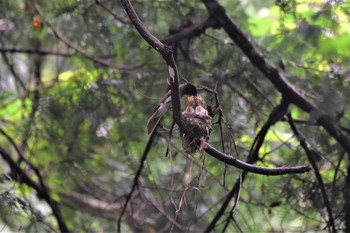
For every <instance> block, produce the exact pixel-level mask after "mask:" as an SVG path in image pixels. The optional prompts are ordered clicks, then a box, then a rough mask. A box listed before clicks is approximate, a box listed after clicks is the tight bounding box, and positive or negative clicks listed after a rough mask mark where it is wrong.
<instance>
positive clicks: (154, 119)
mask: <svg viewBox="0 0 350 233" xmlns="http://www.w3.org/2000/svg"><path fill="white" fill-rule="evenodd" d="M160 119H162V115H159V114H157V112H155V113H153V115H152V116H151V117H150V118H149V119H148V121H147V133H148V135H150V134H152V133H153V131H154V130H155V129H156V128H157V126H158V124H159V121H160Z"/></svg>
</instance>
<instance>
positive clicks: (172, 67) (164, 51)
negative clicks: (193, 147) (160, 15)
mask: <svg viewBox="0 0 350 233" xmlns="http://www.w3.org/2000/svg"><path fill="white" fill-rule="evenodd" d="M121 3H122V5H123V8H124V10H125V11H126V13H127V14H128V16H129V18H130V20H131V22H132V24H133V25H134V26H135V27H136V29H137V31H138V32H139V33H140V35H141V36H142V38H144V39H145V40H146V41H147V42H148V43H149V45H151V46H152V47H153V48H154V49H155V50H156V51H158V52H159V53H160V54H161V55H162V57H163V58H164V60H165V62H166V63H167V65H168V68H169V73H172V74H173V76H172V75H170V76H172V77H171V78H170V85H171V91H172V93H171V100H172V109H173V118H174V120H175V122H176V124H177V125H178V126H179V128H180V129H181V128H184V124H183V122H182V121H181V103H180V93H179V75H178V71H177V67H176V63H175V59H174V56H173V52H172V49H171V47H169V46H167V45H164V44H163V43H162V42H161V41H160V40H159V39H158V38H157V37H155V36H154V35H152V33H150V32H149V31H148V29H147V28H146V27H145V25H144V24H143V23H142V21H141V20H140V18H139V17H138V16H137V14H136V12H135V10H134V8H133V6H132V5H131V3H130V1H129V0H121Z"/></svg>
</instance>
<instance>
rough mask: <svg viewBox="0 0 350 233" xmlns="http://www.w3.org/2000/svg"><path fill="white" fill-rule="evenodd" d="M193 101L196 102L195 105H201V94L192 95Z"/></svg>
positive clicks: (202, 102) (202, 103)
mask: <svg viewBox="0 0 350 233" xmlns="http://www.w3.org/2000/svg"><path fill="white" fill-rule="evenodd" d="M194 101H195V102H196V105H197V106H202V105H204V99H203V98H202V96H200V95H196V96H195V97H194Z"/></svg>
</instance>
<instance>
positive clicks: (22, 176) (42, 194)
mask: <svg viewBox="0 0 350 233" xmlns="http://www.w3.org/2000/svg"><path fill="white" fill-rule="evenodd" d="M0 154H1V156H2V158H3V159H4V160H5V161H6V162H7V164H8V165H9V167H10V168H11V172H12V173H13V174H14V176H13V178H14V179H15V180H17V181H18V182H20V183H24V184H27V185H28V186H30V187H32V188H33V189H35V191H36V192H37V195H38V197H39V198H43V199H44V200H45V201H46V202H47V203H48V204H49V206H50V207H51V209H52V213H53V215H54V216H55V217H56V220H57V223H58V226H59V228H60V230H61V232H67V233H68V232H70V230H69V228H68V227H67V225H66V223H65V222H64V220H63V217H62V213H61V210H60V208H59V207H58V204H57V202H56V201H54V200H53V199H52V198H51V196H50V193H49V191H48V189H47V188H46V187H45V186H43V180H42V177H41V176H39V177H38V178H39V181H40V186H39V185H38V184H37V183H36V182H35V181H34V180H32V178H30V177H29V176H28V175H27V173H25V172H24V171H23V169H22V168H20V167H19V166H18V165H17V163H16V162H15V161H14V160H13V159H12V158H11V156H10V154H9V153H8V152H7V151H6V150H5V149H4V148H2V147H0ZM22 156H23V155H22ZM34 171H35V172H37V170H34Z"/></svg>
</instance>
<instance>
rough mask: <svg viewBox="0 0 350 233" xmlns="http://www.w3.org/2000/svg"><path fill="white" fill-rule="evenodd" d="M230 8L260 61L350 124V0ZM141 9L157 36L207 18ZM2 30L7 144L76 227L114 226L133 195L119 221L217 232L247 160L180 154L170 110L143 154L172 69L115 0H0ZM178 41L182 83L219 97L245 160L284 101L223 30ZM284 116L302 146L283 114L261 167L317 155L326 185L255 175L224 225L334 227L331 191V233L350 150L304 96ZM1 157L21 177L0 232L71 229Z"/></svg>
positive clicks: (339, 218) (225, 148) (193, 7)
mask: <svg viewBox="0 0 350 233" xmlns="http://www.w3.org/2000/svg"><path fill="white" fill-rule="evenodd" d="M220 3H221V4H222V5H223V7H224V8H225V10H226V12H227V13H228V14H229V15H230V16H231V17H232V18H233V19H234V20H235V21H237V22H238V24H239V25H240V27H241V29H242V30H243V31H244V32H245V33H246V34H247V35H248V37H249V38H250V39H251V41H252V43H253V44H254V45H256V46H257V47H258V48H259V50H260V51H262V54H263V56H265V57H267V58H268V59H269V60H270V61H271V62H272V63H273V64H274V65H275V66H276V67H278V68H279V70H280V71H281V72H284V73H285V74H286V78H287V79H288V80H289V82H290V83H292V84H293V85H295V86H296V88H298V89H300V90H301V92H302V93H303V94H304V95H305V98H307V99H308V100H309V101H310V102H311V103H312V104H313V105H315V106H316V107H317V108H318V109H319V110H320V112H321V113H322V116H324V115H326V116H327V117H328V119H329V120H330V121H331V122H334V123H336V124H337V125H338V126H339V130H341V132H344V133H346V134H347V135H348V134H349V132H350V128H349V124H350V122H349V121H350V117H349V114H350V111H349V104H348V100H349V98H350V96H349V93H350V91H349V78H350V77H349V74H350V72H349V70H348V67H349V62H350V57H349V51H348V44H349V41H350V29H349V28H350V27H349V26H350V25H349V22H350V21H349V17H350V11H349V6H348V3H347V2H345V1H332V0H331V1H327V2H325V1H320V0H312V1H299V0H292V1H283V0H276V1H247V0H244V1H233V2H232V1H220ZM132 4H133V5H134V7H135V10H136V11H137V13H138V15H139V16H140V19H141V20H142V22H143V23H144V24H145V26H146V27H147V28H148V29H149V30H150V31H151V32H152V33H153V34H154V35H155V36H157V37H158V38H159V39H161V40H162V41H167V40H169V38H171V37H172V36H174V35H175V34H176V33H179V32H183V31H186V30H187V29H189V28H191V27H192V26H193V25H196V24H198V23H200V22H202V21H203V20H204V19H206V18H207V17H208V12H207V9H206V7H205V6H204V4H203V3H201V2H195V1H189V0H181V1H132ZM33 16H37V17H38V18H39V19H40V20H41V21H42V25H43V27H42V28H35V27H33V25H32V19H33ZM0 33H1V37H0V52H1V57H0V64H1V65H0V67H1V68H0V88H1V92H0V106H1V109H0V122H1V124H0V152H1V151H3V150H4V151H7V152H8V153H9V154H10V155H11V158H12V159H13V161H15V164H17V165H18V167H19V168H20V169H22V170H23V173H25V174H26V175H28V177H30V178H31V179H32V180H33V181H34V182H36V183H37V184H38V186H39V187H41V189H43V190H45V189H44V187H47V190H48V193H49V197H50V198H51V199H52V202H54V203H57V204H58V207H59V210H60V212H61V213H62V219H64V222H65V223H66V224H67V227H68V228H69V229H71V230H72V231H77V232H78V231H86V232H87V231H89V232H91V231H104V232H113V231H116V230H117V227H118V224H117V222H118V219H119V216H120V215H121V213H122V212H123V207H124V204H125V203H126V202H127V201H128V204H127V207H126V209H125V212H124V213H123V217H122V218H121V220H122V228H121V229H122V231H133V232H136V231H148V232H160V231H196V232H197V231H204V230H205V229H206V227H207V226H208V225H209V224H210V223H211V222H212V220H213V218H214V216H215V215H216V214H217V213H218V211H219V209H220V207H221V206H222V204H223V203H224V200H225V199H226V198H227V196H228V195H229V193H230V191H231V190H232V187H233V186H234V185H235V183H236V182H238V183H239V180H240V176H241V175H242V171H241V170H239V169H237V168H233V167H231V166H227V165H226V164H224V163H223V162H221V161H219V160H216V159H215V158H213V157H211V156H209V155H207V154H205V153H204V152H203V153H197V154H195V155H187V154H185V153H184V152H183V149H182V144H181V140H180V137H179V133H178V129H177V128H176V127H175V131H174V133H173V136H172V138H171V140H170V141H169V128H170V126H171V122H172V118H171V114H168V115H167V116H165V118H164V119H163V121H162V127H159V133H158V134H157V135H156V137H155V139H154V141H153V144H152V147H151V150H150V152H149V153H148V155H147V158H146V161H144V162H143V163H142V161H141V158H142V155H143V153H144V151H145V148H146V144H147V142H148V140H149V137H148V136H147V135H146V123H147V118H148V117H149V115H150V114H151V113H152V111H153V110H154V108H155V106H156V105H157V103H158V100H159V99H160V98H161V96H162V95H163V94H164V93H165V92H166V90H167V89H166V88H167V86H168V84H167V77H168V73H167V66H166V64H165V63H164V61H163V60H162V57H161V56H160V55H159V54H158V53H157V52H155V51H154V50H152V49H150V47H149V45H148V44H147V43H146V42H145V41H144V40H143V39H142V38H141V37H140V35H139V34H138V33H137V31H136V30H135V28H134V26H133V25H132V23H131V21H130V20H129V18H128V17H127V15H126V14H125V12H124V10H123V8H122V6H121V5H120V4H119V2H118V1H108V0H107V1H104V0H98V1H71V0H65V1H61V0H60V1H57V0H55V1H42V0H35V1H24V0H15V1H14V0H5V1H2V2H0ZM173 49H174V56H175V58H176V62H177V66H178V69H179V73H180V76H181V78H182V80H181V82H185V81H190V82H192V83H194V84H195V85H197V86H198V87H200V86H205V87H208V88H209V89H213V90H215V91H216V93H217V94H218V99H219V101H220V108H221V109H222V113H223V116H222V117H220V116H218V114H217V115H216V116H215V117H214V118H213V122H215V124H214V125H213V130H212V133H211V137H210V140H209V143H210V144H211V145H213V146H214V147H215V148H217V149H219V150H221V151H222V152H224V153H226V154H230V155H232V156H235V157H237V158H238V159H240V160H246V159H247V158H248V157H249V155H250V152H251V149H252V147H253V146H252V145H253V143H254V141H255V139H256V137H257V135H258V134H259V132H260V131H261V129H262V128H263V127H264V125H265V123H266V122H267V121H268V120H269V116H270V114H271V112H272V111H273V110H274V108H275V106H277V105H278V104H279V103H280V102H281V99H282V98H283V96H282V95H281V93H280V91H278V90H277V89H276V87H275V86H274V85H273V84H272V83H270V82H269V81H268V79H266V78H265V77H264V75H263V74H262V73H261V72H260V71H259V70H258V69H257V68H256V67H255V66H254V65H253V64H252V63H251V61H250V60H249V59H248V58H247V57H246V56H245V55H244V53H243V52H242V51H241V49H240V48H239V47H237V46H236V45H235V44H234V43H233V41H232V39H231V38H230V37H229V36H228V35H227V34H226V32H225V31H224V30H223V29H222V28H217V27H216V26H215V25H214V26H211V27H208V28H206V29H205V30H204V31H203V32H201V33H199V34H198V35H197V34H196V33H193V34H190V35H188V36H187V37H184V38H183V39H181V40H179V41H176V43H174V44H173ZM200 94H201V95H202V96H203V97H204V99H205V100H206V105H208V106H214V105H215V104H216V101H215V98H214V95H213V94H212V93H210V92H206V91H205V90H200ZM183 106H185V102H182V107H183ZM288 111H289V112H290V114H291V118H292V119H293V120H294V123H295V125H296V127H297V129H298V131H299V132H300V134H301V135H302V137H303V138H304V139H305V142H306V145H307V146H306V148H305V147H303V146H302V143H301V140H300V138H298V136H297V135H296V132H294V131H293V129H292V128H291V125H290V124H289V123H288V121H287V118H282V119H281V120H280V121H278V123H276V124H274V125H272V126H271V127H270V128H269V130H268V133H267V135H266V137H265V138H264V142H263V144H262V146H261V147H260V148H259V153H258V156H259V158H258V160H257V161H256V165H258V166H261V167H268V168H273V167H280V166H294V165H310V164H312V161H315V164H316V165H317V169H316V170H317V171H318V172H319V173H320V176H321V178H322V182H323V183H322V184H321V183H320V180H319V179H318V178H317V175H315V168H314V171H313V172H309V173H308V174H301V175H284V176H277V177H270V176H261V175H257V174H250V173H249V174H247V175H246V176H245V175H244V176H245V177H244V178H243V179H244V180H243V181H242V183H241V184H240V185H241V186H242V187H241V190H240V195H239V198H236V199H235V198H233V199H231V201H230V202H229V203H230V204H229V206H228V208H227V209H226V211H225V212H224V214H223V215H222V216H221V218H220V220H219V221H218V222H217V223H216V228H215V230H217V231H227V232H231V231H238V232H254V231H262V232H268V231H301V232H303V231H319V230H321V229H325V228H328V229H330V231H332V228H331V226H330V225H331V222H330V213H329V210H328V209H327V206H326V203H325V197H324V195H323V193H322V189H321V188H320V186H323V187H324V191H325V193H326V194H327V198H328V201H329V203H330V208H331V212H332V216H333V218H334V225H335V227H336V229H338V230H339V231H341V230H344V229H345V224H346V217H345V210H346V209H345V207H346V197H345V196H344V195H343V193H342V191H343V187H346V177H347V176H348V174H347V168H348V166H349V164H348V159H346V156H349V155H348V154H347V153H346V149H345V148H343V147H342V146H341V145H340V144H338V142H337V141H336V140H335V139H334V138H333V137H330V135H329V134H328V132H326V131H325V130H324V129H323V128H322V127H320V125H319V118H320V117H322V116H321V115H318V114H320V113H319V112H310V113H307V112H305V111H303V110H302V109H300V108H298V107H297V106H295V105H291V106H290V107H289V110H288ZM218 122H220V124H221V128H222V131H221V128H220V124H219V123H218ZM168 148H169V149H170V152H169V154H168V156H167V157H165V155H166V151H167V149H168ZM308 151H309V152H308ZM0 154H1V155H3V156H2V159H3V161H2V163H1V165H0V171H1V173H2V174H3V175H6V176H8V177H10V180H8V179H7V180H6V181H5V180H3V179H1V183H2V184H8V183H10V184H11V185H5V186H4V187H3V186H1V189H0V206H1V208H0V209H1V213H0V219H1V220H0V228H1V225H3V226H4V227H6V229H9V230H12V231H17V230H22V231H26V232H30V231H34V232H35V231H42V230H46V231H48V230H52V229H55V230H56V231H57V230H58V229H60V230H62V228H60V226H59V224H58V223H57V222H56V220H57V217H56V216H55V214H54V211H55V210H53V209H52V205H50V201H48V200H47V199H45V197H43V196H42V195H41V194H40V192H38V190H36V189H35V188H34V187H32V186H30V185H29V184H28V183H26V181H25V179H24V177H25V176H24V175H23V174H19V173H16V171H15V170H14V168H13V166H11V164H10V162H9V161H8V160H6V159H5V156H4V153H2V152H1V153H0ZM142 166H143V167H142ZM33 167H34V168H35V169H33ZM140 167H141V168H142V169H141V170H140V172H141V173H140V177H138V180H137V181H136V182H135V180H134V179H135V174H136V173H137V171H138V169H139V168H140ZM37 171H38V172H39V173H40V174H41V177H40V176H38V174H37V173H36V172H37ZM348 179H349V178H348ZM41 182H44V185H42V183H41ZM134 184H135V185H136V189H135V190H134V192H132V193H130V190H132V187H133V185H134ZM128 195H130V196H129V197H128ZM236 197H237V195H236ZM128 198H129V200H128ZM238 199H239V200H238ZM235 200H237V203H235ZM236 204H237V205H236ZM234 207H235V208H234ZM231 210H232V212H231ZM231 214H232V215H231ZM9 216H11V218H12V217H13V219H11V218H10V217H9ZM347 221H349V220H347Z"/></svg>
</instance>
